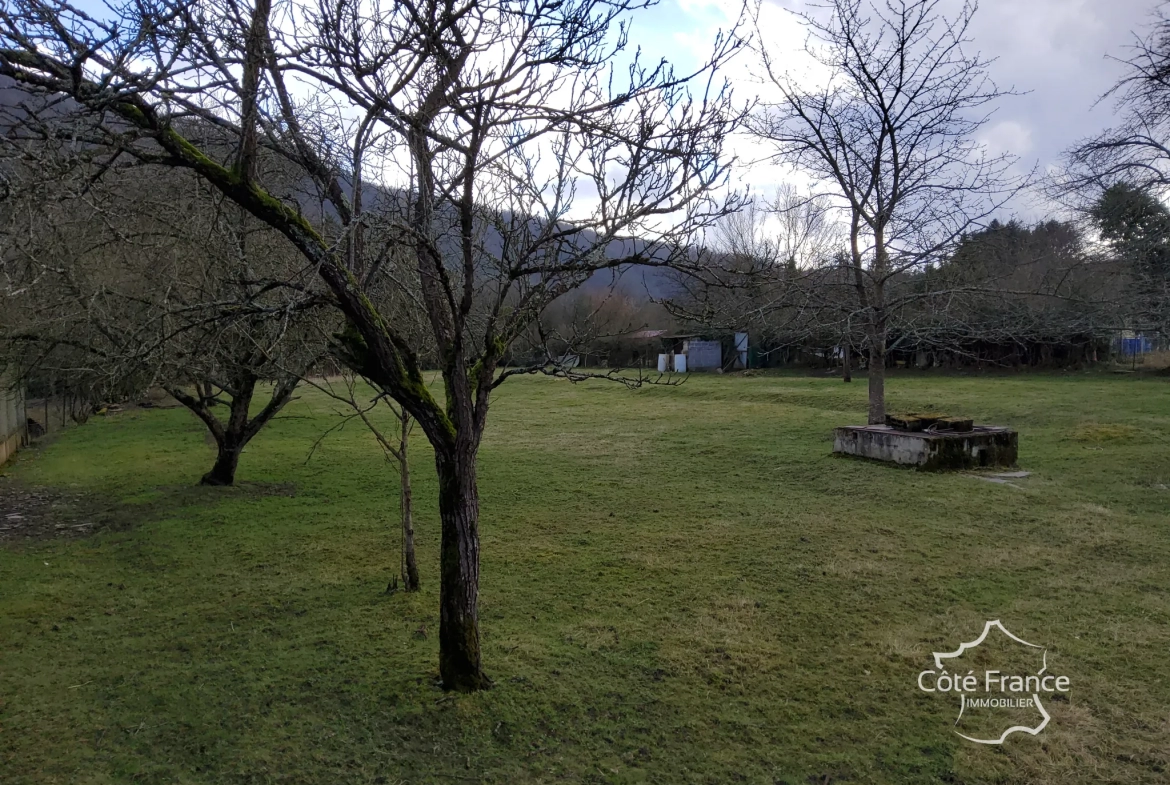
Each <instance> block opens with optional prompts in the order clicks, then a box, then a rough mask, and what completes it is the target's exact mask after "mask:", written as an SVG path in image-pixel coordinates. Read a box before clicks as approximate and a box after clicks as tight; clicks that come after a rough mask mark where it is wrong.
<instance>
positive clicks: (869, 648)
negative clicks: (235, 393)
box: [0, 375, 1170, 785]
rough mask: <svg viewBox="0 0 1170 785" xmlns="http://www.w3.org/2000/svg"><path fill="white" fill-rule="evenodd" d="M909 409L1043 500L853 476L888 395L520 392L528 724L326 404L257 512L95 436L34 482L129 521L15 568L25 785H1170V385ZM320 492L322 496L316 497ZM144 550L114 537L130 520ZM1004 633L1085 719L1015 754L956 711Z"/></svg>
mask: <svg viewBox="0 0 1170 785" xmlns="http://www.w3.org/2000/svg"><path fill="white" fill-rule="evenodd" d="M889 387H890V407H891V409H894V410H902V411H913V410H926V409H935V408H937V409H941V410H945V411H947V412H951V413H955V414H959V413H961V414H967V415H972V416H974V417H975V418H976V421H977V422H994V423H1002V424H1009V425H1013V426H1015V427H1017V428H1018V429H1019V431H1020V455H1021V458H1020V464H1021V467H1022V468H1024V469H1027V470H1030V471H1031V472H1033V474H1032V476H1031V477H1029V478H1027V479H1026V480H1023V481H1021V482H1020V486H1021V487H1019V488H1016V487H1010V486H1005V485H994V484H991V483H988V482H984V481H982V480H979V479H977V478H974V477H972V476H969V475H964V474H925V473H918V472H913V471H908V470H903V469H897V468H892V467H889V466H885V465H880V464H874V463H869V462H864V461H857V460H850V459H841V458H834V457H832V456H831V455H830V448H831V442H830V435H831V429H832V427H833V426H834V425H839V424H846V423H850V422H856V421H858V419H859V417H861V416H863V414H862V413H863V412H864V395H865V388H864V381H863V380H861V381H860V382H858V383H854V384H853V385H843V384H841V383H840V381H834V380H831V379H813V378H797V377H772V376H766V377H758V378H739V377H736V378H731V377H694V378H692V379H690V380H689V381H688V382H687V383H686V384H685V385H683V386H682V387H679V388H673V389H666V388H647V389H642V390H638V391H633V392H630V391H626V390H624V389H621V388H619V387H617V386H614V385H609V386H607V385H605V384H601V383H592V384H588V385H576V386H573V385H570V384H568V383H565V382H560V381H556V380H548V379H520V380H515V381H510V382H509V383H507V384H505V385H504V386H502V387H501V388H500V390H499V391H498V394H497V396H496V400H495V402H494V404H493V410H492V413H491V416H490V424H489V428H488V433H487V435H486V439H485V442H484V445H483V449H482V452H481V459H480V490H481V493H482V507H481V509H482V521H481V533H482V540H483V546H482V558H483V565H482V586H481V606H480V607H481V634H482V639H483V651H484V659H485V666H486V669H487V671H488V672H489V674H490V675H491V676H492V677H493V678H494V680H495V686H494V688H493V689H491V690H490V691H487V692H482V693H479V694H474V695H447V694H444V693H443V692H441V691H440V690H439V689H438V688H437V687H436V686H435V676H436V663H437V647H438V642H437V634H436V626H437V614H438V601H437V588H438V587H437V566H438V559H437V544H438V525H437V514H436V504H435V492H436V488H435V481H434V477H433V470H432V466H431V463H430V458H429V456H428V455H426V454H425V452H426V448H425V445H424V443H423V440H422V439H421V436H420V437H419V438H417V439H416V440H415V445H416V446H415V447H414V451H415V461H414V476H415V478H416V487H415V499H416V503H417V508H418V509H417V512H416V530H417V539H418V544H419V561H420V566H421V568H422V579H423V591H422V592H421V593H420V594H417V595H404V594H401V593H399V594H393V595H386V594H384V593H383V590H384V588H385V586H386V584H387V582H388V580H389V579H390V578H391V577H392V576H393V575H394V574H395V572H396V567H397V562H398V552H397V543H398V537H397V533H396V526H397V512H396V511H397V489H396V487H395V482H396V478H395V474H394V472H393V471H392V469H391V467H389V466H388V465H387V464H386V463H385V462H384V460H383V459H382V457H381V455H380V453H379V451H378V450H377V448H376V445H375V444H374V442H373V439H372V438H371V437H370V436H369V435H368V434H367V433H366V432H364V431H363V430H362V429H361V428H360V426H356V425H351V426H349V427H347V428H346V429H344V430H343V431H341V432H340V433H337V434H334V435H331V436H330V437H329V438H327V439H326V440H325V441H324V443H323V444H322V446H321V447H320V449H319V450H318V451H317V452H316V453H315V454H314V456H313V458H312V460H310V461H308V462H307V463H306V455H307V453H308V451H309V448H310V446H311V445H312V443H313V442H314V441H315V440H316V439H317V438H318V437H319V436H320V434H321V433H322V432H323V431H324V430H325V429H326V428H327V427H329V426H330V425H332V424H334V423H335V422H336V419H337V418H336V416H334V415H333V414H331V413H330V412H331V410H332V407H331V406H330V405H329V403H327V401H326V400H325V399H324V398H322V397H320V396H319V395H317V394H314V393H304V394H303V396H302V397H301V398H300V399H299V400H298V401H296V402H295V403H294V404H292V405H290V406H289V408H288V409H287V410H286V411H287V415H288V416H287V417H283V418H282V419H280V420H278V421H276V422H274V423H273V424H272V426H271V427H270V428H269V429H268V430H266V431H265V432H264V433H262V434H261V435H260V437H259V438H258V439H257V440H256V441H255V442H254V444H253V445H252V446H250V447H249V448H248V450H247V451H246V452H245V453H244V456H243V459H242V461H241V466H240V476H239V479H240V480H241V481H242V483H243V485H242V487H240V488H236V489H198V488H192V487H191V486H193V484H194V483H195V482H196V481H197V480H198V478H199V476H200V475H201V474H202V472H204V471H206V469H207V467H208V466H209V465H210V462H211V459H212V453H211V450H210V448H209V447H208V446H207V445H206V443H205V439H204V436H203V433H202V431H201V430H200V426H199V425H198V423H197V422H196V421H195V420H194V419H193V418H192V417H190V415H188V414H187V413H185V412H184V411H182V410H167V411H149V412H130V413H126V414H122V415H117V416H111V417H107V418H101V417H99V418H94V419H93V420H92V421H91V422H90V424H88V425H86V426H84V427H81V428H77V429H75V430H73V431H70V432H67V433H66V434H65V435H64V436H62V437H61V438H60V439H59V440H58V441H57V442H55V443H53V444H52V445H51V446H49V447H47V448H46V449H43V450H34V451H30V452H29V453H27V454H26V455H25V457H23V458H22V459H21V460H20V461H18V462H17V464H16V465H15V466H14V467H13V468H12V469H11V470H10V472H11V473H12V474H13V475H14V476H15V478H16V480H17V481H18V482H19V483H21V484H23V485H24V486H38V485H47V486H58V487H68V488H69V489H70V490H71V491H74V492H82V493H92V494H94V498H98V497H104V498H110V499H113V500H116V501H117V502H118V504H119V506H118V507H117V510H116V511H115V512H114V513H112V514H111V515H112V518H113V523H114V525H112V526H110V527H109V528H107V529H105V530H103V531H102V532H100V533H98V534H96V535H93V536H90V537H81V538H74V539H53V540H40V541H22V542H16V543H9V544H7V545H5V546H0V781H3V782H4V783H42V782H45V783H49V782H59V783H122V782H147V783H164V782H167V783H277V782H280V783H329V784H330V785H332V784H334V783H407V782H409V783H423V782H435V783H449V782H492V783H522V782H533V783H535V782H548V783H551V782H588V783H642V782H645V783H727V782H750V783H776V782H784V783H793V784H795V783H802V784H803V783H809V782H816V783H824V782H863V783H868V782H873V783H903V782H907V783H909V782H947V783H993V782H1005V783H1008V782H1010V783H1017V782H1018V783H1024V782H1028V783H1103V782H1116V783H1139V782H1149V783H1156V782H1157V783H1160V782H1166V781H1168V779H1170V762H1168V760H1167V757H1168V754H1170V657H1168V656H1167V655H1168V654H1170V527H1168V523H1170V518H1168V516H1167V510H1168V504H1170V456H1168V454H1167V440H1168V439H1170V383H1167V381H1166V380H1158V379H1143V378H1138V377H1129V376H1127V377H1118V376H1095V375H1067V376H1055V375H1054V376H1012V377H966V378H964V377H932V376H902V377H895V378H894V379H892V380H891V383H890V385H889ZM291 488H295V495H293V494H292V492H291V491H290V490H289V489H291ZM107 517H109V516H107ZM987 619H1002V620H1003V622H1004V624H1005V625H1006V626H1007V627H1008V628H1009V629H1011V630H1012V632H1014V633H1015V634H1017V635H1019V636H1021V637H1023V638H1025V639H1027V640H1033V641H1036V642H1040V643H1043V644H1045V645H1047V646H1048V647H1049V648H1048V663H1049V665H1050V667H1051V668H1053V669H1054V670H1059V672H1061V673H1064V674H1067V675H1068V676H1070V678H1071V680H1072V691H1071V692H1070V696H1069V700H1068V701H1066V702H1056V703H1052V704H1051V705H1050V707H1049V709H1050V712H1051V714H1052V722H1051V724H1050V725H1049V727H1048V728H1047V729H1046V730H1045V731H1044V732H1043V733H1041V734H1040V736H1038V737H1035V738H1033V737H1030V736H1025V735H1022V734H1015V735H1014V736H1012V737H1011V738H1010V739H1009V740H1008V742H1007V743H1006V744H1005V745H1003V746H1002V747H983V746H979V745H974V744H970V743H968V742H965V741H963V740H962V739H959V738H958V737H957V736H955V735H954V734H953V733H952V723H953V722H954V716H955V705H954V702H953V701H951V700H949V699H948V698H947V697H944V696H935V695H926V694H923V693H920V692H919V691H918V690H917V687H916V686H915V678H916V676H917V674H918V672H919V671H921V670H924V669H926V668H927V667H929V664H930V656H931V652H932V651H935V650H944V649H951V648H954V647H955V646H956V645H957V644H958V642H959V641H963V640H970V639H971V638H972V637H974V635H975V634H976V633H977V632H978V631H979V630H980V629H981V628H982V624H983V622H984V621H985V620H987Z"/></svg>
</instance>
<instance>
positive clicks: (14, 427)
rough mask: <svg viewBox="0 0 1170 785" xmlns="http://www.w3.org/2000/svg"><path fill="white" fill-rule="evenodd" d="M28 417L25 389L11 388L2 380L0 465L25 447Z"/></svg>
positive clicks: (0, 385) (0, 398) (0, 391)
mask: <svg viewBox="0 0 1170 785" xmlns="http://www.w3.org/2000/svg"><path fill="white" fill-rule="evenodd" d="M27 434H28V415H27V414H26V413H25V410H24V389H23V388H22V387H9V386H8V384H7V383H5V382H4V380H3V379H0V465H3V464H4V463H5V462H6V461H7V460H8V459H9V458H11V457H12V456H13V454H14V453H15V452H16V451H17V450H18V449H20V448H21V447H23V446H24V444H25V442H26V441H27Z"/></svg>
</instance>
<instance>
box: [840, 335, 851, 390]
mask: <svg viewBox="0 0 1170 785" xmlns="http://www.w3.org/2000/svg"><path fill="white" fill-rule="evenodd" d="M841 381H843V382H851V381H853V347H852V346H850V345H849V341H842V342H841Z"/></svg>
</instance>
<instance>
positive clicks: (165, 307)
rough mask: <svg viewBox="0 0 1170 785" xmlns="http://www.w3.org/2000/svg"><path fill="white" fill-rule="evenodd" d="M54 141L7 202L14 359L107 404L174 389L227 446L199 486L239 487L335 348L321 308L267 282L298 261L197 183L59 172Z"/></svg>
mask: <svg viewBox="0 0 1170 785" xmlns="http://www.w3.org/2000/svg"><path fill="white" fill-rule="evenodd" d="M42 141H45V142H46V143H45V144H40V145H30V146H29V147H28V148H26V149H25V150H24V151H23V153H24V158H25V159H26V161H25V162H26V163H27V162H28V161H29V160H32V161H35V162H36V163H37V164H38V166H37V167H36V168H35V169H32V168H29V167H28V166H25V167H24V175H25V176H24V177H13V176H10V178H9V184H10V186H11V187H10V189H9V192H8V194H7V198H6V199H5V209H4V211H3V212H4V215H5V217H6V218H7V220H6V221H5V222H4V229H3V231H4V234H5V236H6V239H7V241H8V242H7V243H6V244H5V251H4V254H3V266H4V273H5V277H6V279H7V281H8V283H9V287H10V291H11V292H13V294H12V295H11V296H9V297H8V298H6V309H7V311H8V317H9V318H6V319H4V322H5V324H4V325H3V328H4V332H3V335H2V336H0V338H2V339H3V345H4V346H5V347H6V350H7V351H6V353H7V354H8V356H9V357H10V358H14V359H18V360H19V362H18V365H20V366H21V367H23V368H25V369H28V370H29V371H33V370H34V369H35V372H38V373H41V374H43V373H45V372H46V371H49V372H56V373H57V374H58V375H61V376H68V377H72V378H74V379H76V378H77V377H78V376H87V377H90V378H92V379H93V380H94V383H95V385H96V387H97V388H98V389H101V390H102V391H104V392H107V393H111V392H112V391H114V390H120V391H121V393H122V394H123V395H132V394H134V393H135V392H136V391H137V392H139V393H140V392H141V391H142V388H143V387H147V386H159V387H162V388H164V389H165V390H166V391H167V392H169V393H170V394H171V396H172V397H174V398H175V400H177V401H179V402H180V403H181V404H183V405H184V406H186V407H187V408H188V409H189V410H190V411H191V412H192V413H193V414H194V415H195V416H196V417H198V419H199V420H200V421H201V423H202V424H203V425H205V426H206V427H207V430H208V433H209V435H210V436H211V438H212V439H213V440H214V442H215V445H216V451H217V455H216V459H215V463H214V465H213V466H212V468H211V469H210V471H208V472H207V473H206V474H204V475H203V477H202V480H201V482H202V483H203V484H205V485H232V484H233V483H234V482H235V475H236V469H237V466H238V464H239V459H240V453H241V452H242V451H243V450H244V448H245V447H246V446H247V444H248V443H249V442H250V441H251V440H252V439H253V438H254V437H255V436H256V434H258V433H259V432H260V430H261V429H262V428H263V427H264V426H265V425H267V424H268V422H270V421H271V420H272V418H273V417H275V416H276V415H277V414H278V413H279V412H280V411H281V409H282V408H283V407H284V406H285V404H286V403H288V401H289V400H290V399H291V397H292V394H293V390H294V388H295V387H296V384H297V380H298V377H299V374H300V373H301V372H303V371H304V369H305V368H306V367H307V366H309V365H311V364H312V363H313V362H314V361H315V359H317V357H318V356H319V355H320V354H321V353H322V351H323V348H324V343H323V342H321V341H319V340H316V341H314V340H313V335H314V331H313V330H308V329H306V325H305V324H304V322H305V317H306V316H307V312H308V309H310V308H311V307H312V305H313V303H314V298H313V297H312V296H311V295H309V296H306V294H305V293H304V292H292V294H293V296H292V297H289V296H286V295H287V294H288V293H289V291H288V290H287V289H285V288H283V287H274V286H273V285H272V283H271V282H272V281H273V280H275V279H280V280H284V279H286V278H287V277H288V275H289V273H290V267H289V265H288V261H289V259H290V257H291V258H292V259H299V255H296V254H295V252H294V251H293V249H292V248H291V247H289V246H288V243H287V241H285V240H284V239H283V238H280V237H279V236H273V235H272V233H271V232H263V231H260V225H259V224H258V222H256V221H255V220H254V219H252V218H251V217H250V216H246V215H241V214H239V210H238V208H236V207H235V206H234V205H231V204H230V203H227V204H226V205H225V204H224V200H223V199H222V197H221V196H219V194H218V193H217V192H211V191H209V190H208V188H207V186H206V184H204V183H202V182H201V181H199V180H198V179H197V178H195V177H193V176H191V175H189V174H188V173H185V172H181V171H170V172H162V173H160V172H158V171H154V172H151V171H149V170H147V169H144V168H143V167H141V166H125V167H109V168H107V171H105V172H104V173H103V177H101V178H100V179H99V180H96V181H95V180H93V177H92V175H93V171H94V168H93V166H92V161H91V160H88V159H87V157H85V156H81V157H78V158H77V159H76V160H74V161H72V162H61V161H58V160H56V159H55V156H56V155H57V154H59V153H60V152H61V151H60V150H54V148H53V146H52V144H51V142H52V140H42ZM52 163H58V164H59V166H58V167H57V169H58V171H59V172H60V177H59V178H57V179H56V180H55V181H52V182H50V181H47V180H46V178H45V171H46V167H47V166H49V165H50V164H52ZM10 174H12V169H11V168H10ZM160 174H161V175H162V176H160ZM148 184H149V185H148ZM148 190H149V191H150V197H149V198H144V196H145V193H146V192H147V191H148ZM16 292H19V293H16ZM284 366H296V367H297V370H295V371H292V372H288V371H286V370H284ZM267 382H271V383H272V387H271V394H270V395H269V398H268V401H267V402H266V403H265V405H264V406H262V407H261V408H260V409H259V411H257V412H255V413H253V412H252V411H251V408H252V404H253V402H254V400H255V399H256V395H257V393H258V392H259V390H260V388H261V387H262V386H263V385H264V384H265V383H267ZM220 407H224V408H226V410H227V414H226V416H221V415H220V414H219V413H218V412H217V410H218V409H219V408H220Z"/></svg>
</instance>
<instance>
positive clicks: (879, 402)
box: [868, 333, 886, 425]
mask: <svg viewBox="0 0 1170 785" xmlns="http://www.w3.org/2000/svg"><path fill="white" fill-rule="evenodd" d="M868 375H869V424H870V425H883V424H884V423H885V421H886V336H885V334H884V333H882V334H880V335H879V334H875V335H874V338H873V339H871V340H870V342H869V374H868Z"/></svg>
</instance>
